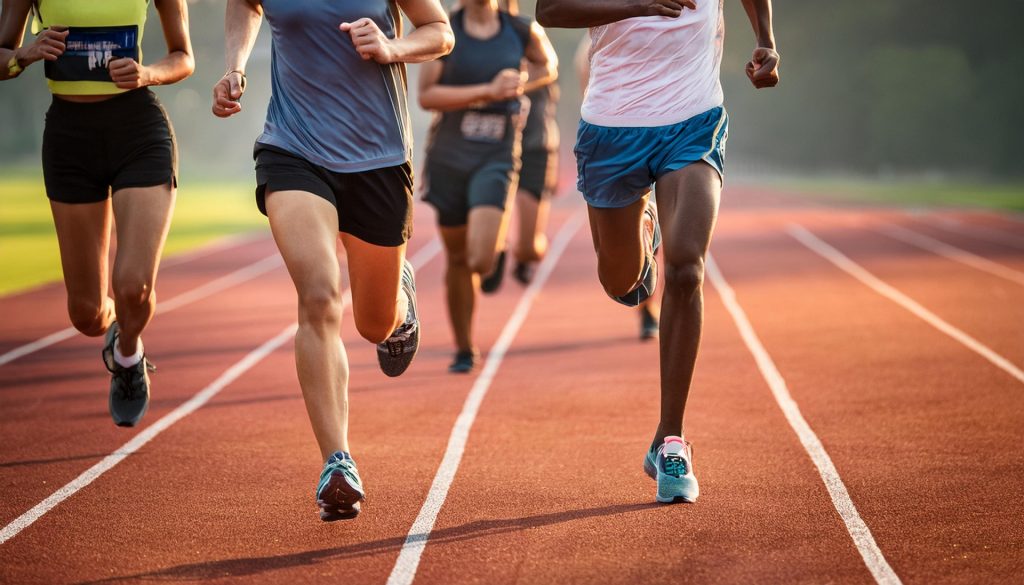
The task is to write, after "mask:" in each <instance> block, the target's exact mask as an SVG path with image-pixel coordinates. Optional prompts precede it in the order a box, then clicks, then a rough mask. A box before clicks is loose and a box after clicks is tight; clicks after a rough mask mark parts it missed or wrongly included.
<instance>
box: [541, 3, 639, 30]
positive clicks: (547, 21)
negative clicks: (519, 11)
mask: <svg viewBox="0 0 1024 585" xmlns="http://www.w3.org/2000/svg"><path fill="white" fill-rule="evenodd" d="M642 8H643V4H642V3H640V2H637V1H634V0H537V22H538V23H540V25H541V26H544V27H559V28H589V27H592V26H601V25H604V24H610V23H612V22H618V21H620V20H625V19H627V18H634V17H637V16H644V15H645V14H644V11H643V10H642Z"/></svg>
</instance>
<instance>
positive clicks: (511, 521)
mask: <svg viewBox="0 0 1024 585" xmlns="http://www.w3.org/2000/svg"><path fill="white" fill-rule="evenodd" d="M662 506H663V505H662V504H656V503H653V502H645V503H642V504H641V503H636V504H617V505H614V506H602V507H599V508H585V509H582V510H567V511H564V512H554V513H551V514H539V515H537V516H528V517H526V518H504V519H495V520H477V521H474V522H470V523H468V524H463V525H461V526H453V527H451V528H445V529H443V530H435V531H433V532H431V533H430V534H429V538H430V543H431V545H433V546H437V545H439V544H446V543H452V542H460V541H464V540H472V539H475V538H483V537H487V536H493V535H498V534H505V533H509V532H517V531H520V530H529V529H531V528H539V527H542V526H551V525H554V524H562V523H564V522H573V521H576V520H586V519H589V518H600V517H606V516H615V515H619V514H629V513H633V512H641V511H644V510H650V509H655V508H660V507H662ZM426 537H427V535H425V534H414V535H412V536H411V538H412V539H413V540H416V539H417V538H419V539H424V538H426ZM405 540H406V537H404V536H397V537H392V538H385V539H381V540H375V541H372V542H364V543H357V544H351V545H348V546H341V547H336V548H327V549H320V550H311V551H306V552H300V553H293V554H286V555H279V556H266V557H246V558H237V559H225V560H220V561H208V562H203V563H191V564H187V565H178V566H175V567H168V568H166V569H163V570H160V571H153V572H150V573H139V574H135V575H127V576H123V577H109V578H106V579H101V580H98V581H83V582H82V583H83V585H85V584H91V583H116V582H118V581H137V580H154V581H157V580H159V581H174V580H182V581H185V580H189V581H191V580H204V579H215V578H224V577H245V576H252V575H259V574H262V573H268V572H270V571H276V570H281V569H289V568H294V567H303V566H308V565H314V564H317V563H320V562H325V561H335V560H343V559H353V558H359V557H365V556H371V555H376V554H381V553H394V554H397V553H398V551H399V550H400V549H401V548H402V545H403V544H404V543H405Z"/></svg>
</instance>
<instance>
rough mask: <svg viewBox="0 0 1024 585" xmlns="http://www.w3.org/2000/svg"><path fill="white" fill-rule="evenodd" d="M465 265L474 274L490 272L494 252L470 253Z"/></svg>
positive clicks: (492, 268)
mask: <svg viewBox="0 0 1024 585" xmlns="http://www.w3.org/2000/svg"><path fill="white" fill-rule="evenodd" d="M466 265H467V266H469V269H470V270H471V271H473V272H475V273H476V274H490V273H491V272H492V271H493V270H494V253H493V252H489V253H483V254H477V253H470V254H469V255H468V257H467V258H466Z"/></svg>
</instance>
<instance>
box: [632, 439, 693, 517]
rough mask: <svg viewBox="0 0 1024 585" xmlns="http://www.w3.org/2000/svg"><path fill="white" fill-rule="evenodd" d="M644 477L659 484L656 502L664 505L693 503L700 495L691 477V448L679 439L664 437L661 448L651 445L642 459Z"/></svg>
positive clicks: (687, 443)
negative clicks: (647, 476)
mask: <svg viewBox="0 0 1024 585" xmlns="http://www.w3.org/2000/svg"><path fill="white" fill-rule="evenodd" d="M644 473H646V474H647V475H649V476H651V479H654V480H655V481H657V482H658V495H657V500H658V501H659V502H661V503H663V504H669V503H672V502H690V503H693V502H696V501H697V496H698V495H700V487H699V486H698V485H697V477H696V476H695V475H694V474H693V446H692V445H690V443H689V442H687V441H684V440H683V438H682V437H665V441H664V442H663V443H662V444H661V445H658V446H657V447H655V446H654V445H652V446H651V448H650V450H648V451H647V456H646V457H644Z"/></svg>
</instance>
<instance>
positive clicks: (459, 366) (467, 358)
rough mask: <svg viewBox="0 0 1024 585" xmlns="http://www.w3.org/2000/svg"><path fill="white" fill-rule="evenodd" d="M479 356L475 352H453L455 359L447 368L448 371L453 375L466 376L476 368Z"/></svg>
mask: <svg viewBox="0 0 1024 585" xmlns="http://www.w3.org/2000/svg"><path fill="white" fill-rule="evenodd" d="M479 358H480V354H479V353H477V352H476V350H469V351H458V352H455V359H454V360H453V361H452V363H451V365H449V366H448V371H449V372H451V373H453V374H468V373H469V372H471V371H473V368H475V367H476V362H477V360H478V359H479Z"/></svg>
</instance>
